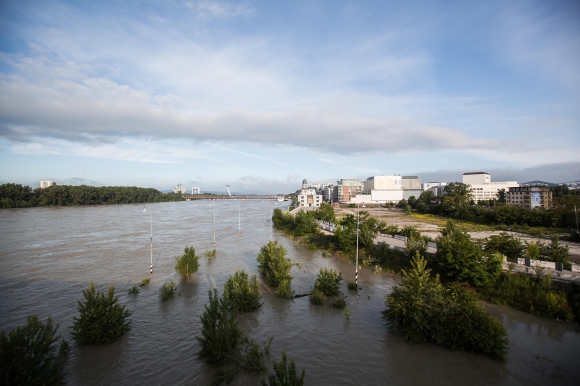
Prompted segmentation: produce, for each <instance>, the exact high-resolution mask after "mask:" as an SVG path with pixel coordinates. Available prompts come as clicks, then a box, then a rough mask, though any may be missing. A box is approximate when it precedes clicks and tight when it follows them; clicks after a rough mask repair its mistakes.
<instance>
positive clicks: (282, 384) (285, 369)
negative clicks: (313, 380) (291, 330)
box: [262, 351, 306, 386]
mask: <svg viewBox="0 0 580 386" xmlns="http://www.w3.org/2000/svg"><path fill="white" fill-rule="evenodd" d="M272 364H273V366H274V374H268V382H269V386H303V385H304V377H305V375H306V374H305V372H304V370H302V374H300V376H298V374H297V372H296V362H294V360H293V359H290V363H288V357H287V356H286V353H285V352H284V351H282V360H281V361H275V360H272ZM262 386H268V383H266V381H265V380H263V379H262Z"/></svg>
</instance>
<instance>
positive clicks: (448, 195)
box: [443, 182, 473, 206]
mask: <svg viewBox="0 0 580 386" xmlns="http://www.w3.org/2000/svg"><path fill="white" fill-rule="evenodd" d="M443 192H444V193H443V202H444V203H447V204H454V205H457V206H465V205H469V204H470V203H471V200H472V199H473V195H472V194H471V185H469V184H464V183H461V182H451V183H449V184H447V185H445V187H444V188H443Z"/></svg>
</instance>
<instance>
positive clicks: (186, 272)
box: [175, 247, 199, 277]
mask: <svg viewBox="0 0 580 386" xmlns="http://www.w3.org/2000/svg"><path fill="white" fill-rule="evenodd" d="M198 269H199V256H197V255H196V254H195V248H194V247H185V249H184V250H183V255H181V256H176V257H175V270H176V271H177V272H178V273H179V274H180V275H181V276H183V277H187V276H190V275H191V274H192V273H194V272H197V270H198Z"/></svg>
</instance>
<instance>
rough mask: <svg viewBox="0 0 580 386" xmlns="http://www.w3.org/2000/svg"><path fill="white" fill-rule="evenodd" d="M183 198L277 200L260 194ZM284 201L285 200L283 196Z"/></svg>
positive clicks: (187, 195) (271, 196)
mask: <svg viewBox="0 0 580 386" xmlns="http://www.w3.org/2000/svg"><path fill="white" fill-rule="evenodd" d="M183 198H185V199H186V200H278V195H277V194H273V195H260V194H247V195H231V196H228V195H216V194H184V195H183ZM284 199H287V197H286V196H284Z"/></svg>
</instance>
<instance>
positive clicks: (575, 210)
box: [574, 205, 579, 232]
mask: <svg viewBox="0 0 580 386" xmlns="http://www.w3.org/2000/svg"><path fill="white" fill-rule="evenodd" d="M574 214H576V232H578V231H579V229H578V210H577V209H576V205H574Z"/></svg>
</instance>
